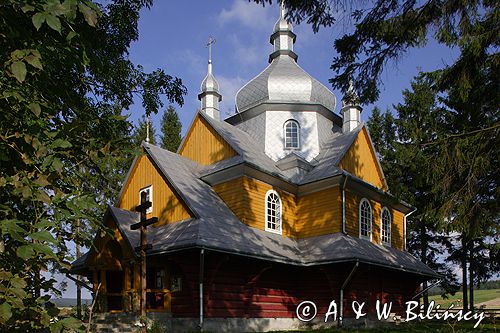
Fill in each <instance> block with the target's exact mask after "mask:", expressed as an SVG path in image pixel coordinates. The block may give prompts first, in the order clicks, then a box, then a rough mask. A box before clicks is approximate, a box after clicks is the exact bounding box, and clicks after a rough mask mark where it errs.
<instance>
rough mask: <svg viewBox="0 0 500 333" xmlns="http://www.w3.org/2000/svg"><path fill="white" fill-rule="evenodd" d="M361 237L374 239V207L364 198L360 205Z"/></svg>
mask: <svg viewBox="0 0 500 333" xmlns="http://www.w3.org/2000/svg"><path fill="white" fill-rule="evenodd" d="M359 237H360V238H364V239H368V240H371V239H372V206H371V205H370V202H369V201H368V200H367V199H364V198H363V199H361V202H360V203H359Z"/></svg>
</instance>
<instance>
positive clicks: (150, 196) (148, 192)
mask: <svg viewBox="0 0 500 333" xmlns="http://www.w3.org/2000/svg"><path fill="white" fill-rule="evenodd" d="M143 192H146V201H151V207H149V208H148V209H147V210H146V214H151V213H152V212H153V185H150V186H148V187H145V188H143V189H141V190H140V191H139V205H140V204H141V196H142V193H143Z"/></svg>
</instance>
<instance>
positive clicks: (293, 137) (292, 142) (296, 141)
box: [284, 120, 300, 149]
mask: <svg viewBox="0 0 500 333" xmlns="http://www.w3.org/2000/svg"><path fill="white" fill-rule="evenodd" d="M284 131H285V135H284V137H285V149H298V148H300V126H299V123H298V122H296V121H295V120H287V121H286V122H285V127H284Z"/></svg>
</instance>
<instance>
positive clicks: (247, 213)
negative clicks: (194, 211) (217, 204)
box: [213, 177, 295, 237]
mask: <svg viewBox="0 0 500 333" xmlns="http://www.w3.org/2000/svg"><path fill="white" fill-rule="evenodd" d="M213 188H214V190H215V191H216V192H217V194H218V195H219V196H220V197H221V199H222V200H224V202H225V203H226V204H227V205H228V207H229V208H230V209H231V210H232V211H233V212H234V213H235V214H236V216H238V218H239V219H240V220H241V221H242V222H243V223H245V224H247V225H249V226H251V227H254V228H258V229H262V230H265V198H266V193H267V191H268V190H271V189H274V190H275V191H276V192H278V194H279V195H280V197H281V203H282V215H283V220H282V230H283V233H282V234H283V236H287V237H295V234H294V231H293V230H294V229H293V227H294V225H295V197H294V196H293V195H292V194H289V193H287V192H284V191H281V190H279V189H276V188H273V187H272V186H271V185H268V184H266V183H263V182H261V181H258V180H255V179H253V178H249V177H240V178H236V179H234V180H231V181H228V182H225V183H221V184H217V185H215V186H214V187H213Z"/></svg>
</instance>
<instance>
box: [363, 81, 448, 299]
mask: <svg viewBox="0 0 500 333" xmlns="http://www.w3.org/2000/svg"><path fill="white" fill-rule="evenodd" d="M430 87H431V82H430V81H429V80H428V79H426V78H424V77H423V76H420V77H417V78H416V80H415V81H414V82H412V84H411V88H412V89H411V90H408V89H407V90H404V91H403V97H404V102H403V103H401V104H398V105H397V106H395V114H396V119H394V117H393V116H392V114H391V113H390V112H389V111H386V112H385V113H384V114H381V113H380V110H379V109H378V108H375V109H374V110H373V114H372V116H371V117H370V119H369V121H368V128H369V130H370V135H372V136H373V142H374V145H375V147H376V149H377V151H378V152H379V154H380V155H381V158H380V160H381V163H382V167H383V169H384V173H385V175H386V178H387V182H388V185H389V189H390V190H391V193H392V194H394V195H395V196H397V197H399V198H400V199H403V200H405V201H407V202H408V203H410V204H411V205H413V206H414V207H416V209H417V211H416V212H415V213H414V214H413V215H411V216H410V217H409V218H408V221H407V223H408V224H407V234H408V236H409V237H408V239H407V242H408V243H407V244H408V250H409V251H410V252H411V253H413V254H414V255H415V256H416V257H417V258H419V259H420V260H421V261H422V262H423V263H425V264H427V265H428V266H429V267H431V268H432V269H434V270H435V271H437V272H439V273H440V274H442V275H443V276H444V277H445V279H444V281H443V283H442V287H443V289H444V291H445V292H454V291H456V286H457V281H456V278H455V276H454V274H453V271H452V270H451V269H450V266H449V265H445V264H444V263H443V260H444V259H445V258H444V257H443V256H442V255H441V254H442V253H443V249H445V248H446V247H447V245H448V242H449V239H448V235H447V234H446V233H445V232H443V231H442V230H441V229H440V226H441V223H440V221H441V220H442V216H441V215H440V214H439V211H438V209H437V208H438V207H439V206H440V202H439V198H438V197H437V196H436V195H435V194H434V192H433V183H432V176H431V175H430V174H429V172H430V169H431V168H430V164H431V163H432V161H433V159H434V157H435V153H436V152H435V147H428V148H427V149H422V148H421V144H422V143H425V142H428V141H429V140H431V139H432V138H433V137H435V136H436V135H437V131H438V130H439V128H438V126H437V121H436V115H437V114H438V113H439V108H438V105H437V96H436V94H435V93H434V92H433V91H432V89H431V88H430ZM425 287H426V284H424V288H425ZM423 298H424V305H425V306H427V305H428V302H429V300H428V295H427V293H424V295H423Z"/></svg>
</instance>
